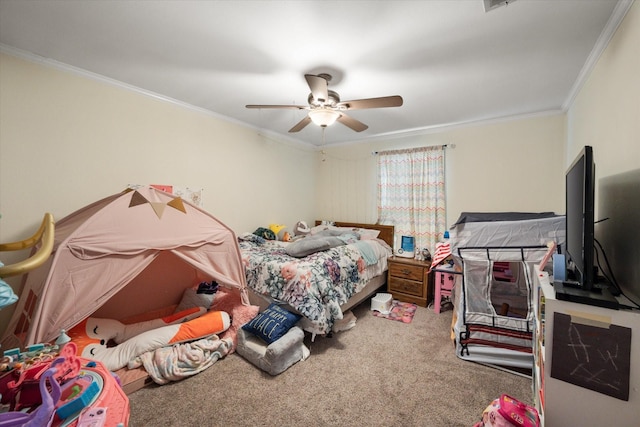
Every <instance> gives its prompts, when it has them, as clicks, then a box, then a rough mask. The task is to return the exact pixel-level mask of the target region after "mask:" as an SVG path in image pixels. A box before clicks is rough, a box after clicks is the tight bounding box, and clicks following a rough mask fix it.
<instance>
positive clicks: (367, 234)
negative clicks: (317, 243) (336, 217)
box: [311, 225, 380, 240]
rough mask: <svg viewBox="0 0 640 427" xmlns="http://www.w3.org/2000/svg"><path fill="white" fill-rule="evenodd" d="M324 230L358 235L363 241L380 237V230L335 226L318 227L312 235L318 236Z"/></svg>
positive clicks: (312, 230) (312, 229)
mask: <svg viewBox="0 0 640 427" xmlns="http://www.w3.org/2000/svg"><path fill="white" fill-rule="evenodd" d="M324 230H334V231H339V232H345V233H357V234H358V235H359V236H360V239H361V240H373V239H375V238H377V237H378V235H380V230H373V229H370V228H360V227H336V226H335V225H316V226H315V227H313V228H311V234H318V233H319V232H321V231H324Z"/></svg>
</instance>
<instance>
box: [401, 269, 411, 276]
mask: <svg viewBox="0 0 640 427" xmlns="http://www.w3.org/2000/svg"><path fill="white" fill-rule="evenodd" d="M402 274H404V275H405V276H408V275H410V274H411V270H409V269H408V268H405V269H404V270H402Z"/></svg>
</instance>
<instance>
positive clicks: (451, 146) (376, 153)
mask: <svg viewBox="0 0 640 427" xmlns="http://www.w3.org/2000/svg"><path fill="white" fill-rule="evenodd" d="M429 147H442V148H447V147H448V148H451V149H454V148H456V144H442V145H426V146H424V147H413V148H400V149H398V150H383V151H372V152H371V154H373V155H374V156H377V155H378V154H380V153H384V152H386V151H401V150H415V149H416V148H429Z"/></svg>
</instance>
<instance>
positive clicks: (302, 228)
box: [293, 221, 311, 236]
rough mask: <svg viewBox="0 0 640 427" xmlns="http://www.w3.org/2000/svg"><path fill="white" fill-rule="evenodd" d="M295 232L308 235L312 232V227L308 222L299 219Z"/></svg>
mask: <svg viewBox="0 0 640 427" xmlns="http://www.w3.org/2000/svg"><path fill="white" fill-rule="evenodd" d="M293 233H294V234H295V235H296V236H306V235H307V234H309V233H311V229H310V228H309V226H308V225H307V223H306V222H304V221H298V223H297V224H296V228H295V229H294V230H293Z"/></svg>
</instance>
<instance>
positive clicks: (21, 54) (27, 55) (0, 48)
mask: <svg viewBox="0 0 640 427" xmlns="http://www.w3.org/2000/svg"><path fill="white" fill-rule="evenodd" d="M0 52H2V53H5V54H7V55H11V56H15V57H17V58H20V59H24V60H25V61H30V62H35V63H37V64H41V65H44V66H48V67H52V68H55V69H58V70H61V71H66V72H69V73H72V74H75V75H77V76H80V77H85V78H88V79H92V80H96V81H99V82H102V83H106V84H108V85H111V86H115V87H118V88H121V89H125V90H129V91H132V92H135V93H138V94H140V95H144V96H148V97H151V98H154V99H157V100H159V101H163V102H167V103H169V104H173V105H176V106H178V107H182V108H186V109H188V110H191V111H195V112H198V113H201V114H205V115H207V116H210V117H215V118H216V119H219V120H222V121H225V122H229V123H233V124H236V125H239V126H242V127H245V128H248V129H253V130H254V131H256V132H257V133H258V134H259V135H263V136H266V137H268V138H270V139H274V140H276V141H278V140H279V141H282V140H284V141H288V142H293V143H297V144H303V145H307V146H309V147H315V146H316V145H315V144H312V143H309V142H306V141H302V140H300V139H296V138H291V137H288V136H287V135H283V134H280V133H277V132H273V131H270V130H268V129H263V128H260V127H257V126H253V125H250V124H248V123H245V122H242V121H240V120H236V119H233V118H231V117H228V116H225V115H222V114H219V113H215V112H213V111H211V110H207V109H205V108H201V107H196V106H195V105H192V104H189V103H187V102H183V101H178V100H177V99H174V98H171V97H168V96H164V95H161V94H159V93H156V92H152V91H150V90H146V89H142V88H139V87H137V86H133V85H130V84H128V83H124V82H121V81H120V80H116V79H112V78H110V77H106V76H103V75H102V74H97V73H93V72H91V71H87V70H84V69H82V68H78V67H74V66H72V65H69V64H65V63H63V62H59V61H56V60H55V59H51V58H45V57H43V56H40V55H36V54H34V53H31V52H27V51H25V50H22V49H17V48H15V47H11V46H7V45H5V44H2V43H0Z"/></svg>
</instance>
